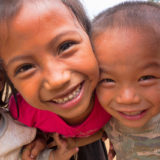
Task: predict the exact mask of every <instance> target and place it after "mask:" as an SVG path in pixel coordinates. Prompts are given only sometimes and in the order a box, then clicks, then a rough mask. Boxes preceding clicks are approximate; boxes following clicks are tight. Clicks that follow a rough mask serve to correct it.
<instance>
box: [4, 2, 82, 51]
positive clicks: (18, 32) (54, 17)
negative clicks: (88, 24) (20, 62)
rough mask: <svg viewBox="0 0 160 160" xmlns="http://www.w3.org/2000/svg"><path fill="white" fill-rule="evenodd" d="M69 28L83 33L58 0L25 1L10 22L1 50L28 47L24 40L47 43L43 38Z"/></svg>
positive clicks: (46, 38) (68, 11)
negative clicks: (5, 41) (5, 40)
mask: <svg viewBox="0 0 160 160" xmlns="http://www.w3.org/2000/svg"><path fill="white" fill-rule="evenodd" d="M69 30H70V31H76V32H78V33H80V34H82V35H84V30H83V29H82V27H81V25H80V24H79V23H78V21H77V19H76V18H75V16H74V15H73V13H72V12H71V11H70V10H69V9H68V8H67V7H66V6H65V5H64V4H63V3H62V2H61V1H60V0H45V1H43V0H38V1H34V2H26V3H24V4H23V6H22V7H21V9H20V10H19V12H18V13H17V15H16V16H15V17H14V18H13V19H12V21H11V22H10V26H9V32H8V33H7V34H8V35H7V37H8V38H7V43H6V44H5V45H4V46H3V48H2V50H5V51H6V50H8V49H7V48H9V47H10V50H11V49H12V50H17V49H20V46H21V47H22V46H23V48H24V46H26V47H25V48H28V47H30V46H27V45H26V42H30V44H31V45H32V44H33V43H35V42H38V44H39V45H40V46H41V43H43V44H44V43H47V42H46V41H45V40H49V39H50V38H51V37H52V38H54V37H55V36H56V35H58V34H61V33H62V32H67V31H69ZM42 37H43V38H42ZM40 40H41V41H42V42H40ZM18 43H19V44H18ZM17 44H18V47H17ZM6 46H9V47H6ZM6 52H7V51H6Z"/></svg>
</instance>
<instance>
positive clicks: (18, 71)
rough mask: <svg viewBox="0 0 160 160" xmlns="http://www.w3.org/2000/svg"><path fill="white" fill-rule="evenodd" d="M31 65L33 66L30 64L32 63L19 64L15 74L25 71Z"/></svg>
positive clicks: (31, 66) (30, 67)
mask: <svg viewBox="0 0 160 160" xmlns="http://www.w3.org/2000/svg"><path fill="white" fill-rule="evenodd" d="M33 67H34V65H32V64H25V65H22V66H20V67H19V68H18V69H17V70H16V72H15V75H17V74H19V73H23V72H26V71H28V70H30V69H32V68H33Z"/></svg>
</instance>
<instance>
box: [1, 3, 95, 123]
mask: <svg viewBox="0 0 160 160" xmlns="http://www.w3.org/2000/svg"><path fill="white" fill-rule="evenodd" d="M24 6H25V7H24V8H22V9H21V10H20V12H19V13H18V15H17V16H16V17H15V19H14V20H13V21H12V23H11V25H10V28H11V29H10V31H9V33H10V34H9V41H8V43H7V44H6V46H5V47H4V48H3V54H2V55H1V57H2V59H3V60H4V63H5V67H6V70H7V71H8V76H9V78H10V80H11V81H12V83H13V84H14V86H15V88H16V89H17V90H18V91H19V92H20V93H21V95H22V96H23V97H24V98H25V99H26V101H27V102H28V103H30V104H31V105H32V106H34V107H36V108H39V109H42V110H48V111H51V112H54V113H56V114H58V115H60V116H61V117H62V118H64V119H65V120H66V121H70V119H71V121H72V122H73V123H74V121H75V122H76V121H79V120H81V119H83V117H85V116H86V115H87V114H88V112H90V110H91V108H90V109H88V107H89V104H90V100H91V96H92V93H93V90H94V89H95V86H96V84H97V81H98V65H97V62H96V59H95V56H94V54H93V51H92V47H91V44H90V40H89V38H88V35H87V34H86V32H85V31H84V29H82V27H81V25H80V24H79V23H78V22H77V20H76V18H75V17H74V16H73V15H72V14H71V13H70V11H69V10H68V9H67V8H66V6H64V5H63V4H62V3H61V2H60V1H59V0H54V1H45V3H44V1H42V2H41V1H40V2H38V4H30V3H26V4H25V5H24Z"/></svg>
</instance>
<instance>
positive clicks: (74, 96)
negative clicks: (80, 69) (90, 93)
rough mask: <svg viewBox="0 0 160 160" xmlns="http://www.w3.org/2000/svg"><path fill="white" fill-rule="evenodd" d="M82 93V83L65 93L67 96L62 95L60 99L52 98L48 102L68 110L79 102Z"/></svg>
mask: <svg viewBox="0 0 160 160" xmlns="http://www.w3.org/2000/svg"><path fill="white" fill-rule="evenodd" d="M83 93H84V81H83V82H82V83H80V84H79V85H77V86H76V87H74V89H72V90H71V91H70V92H69V93H67V95H65V96H64V95H63V96H61V98H60V97H59V98H54V99H52V100H50V101H48V102H49V103H52V104H54V105H56V106H58V107H61V108H64V109H70V108H72V107H74V106H75V105H76V104H77V103H79V102H80V101H81V99H82V96H83Z"/></svg>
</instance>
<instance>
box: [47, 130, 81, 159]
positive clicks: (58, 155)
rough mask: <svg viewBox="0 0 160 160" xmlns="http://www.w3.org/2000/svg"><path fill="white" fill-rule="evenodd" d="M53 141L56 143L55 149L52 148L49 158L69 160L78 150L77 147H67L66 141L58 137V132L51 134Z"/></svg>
mask: <svg viewBox="0 0 160 160" xmlns="http://www.w3.org/2000/svg"><path fill="white" fill-rule="evenodd" d="M53 138H54V141H55V143H56V144H57V149H56V150H54V151H53V152H52V153H53V154H51V155H50V159H49V160H53V158H54V160H69V159H70V158H71V157H72V156H73V155H75V154H76V153H77V152H78V150H79V149H78V147H73V148H70V149H68V144H67V142H66V141H65V140H64V139H62V138H60V136H59V134H58V133H55V134H54V135H53Z"/></svg>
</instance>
